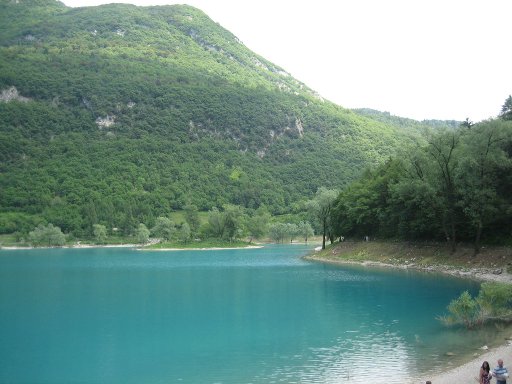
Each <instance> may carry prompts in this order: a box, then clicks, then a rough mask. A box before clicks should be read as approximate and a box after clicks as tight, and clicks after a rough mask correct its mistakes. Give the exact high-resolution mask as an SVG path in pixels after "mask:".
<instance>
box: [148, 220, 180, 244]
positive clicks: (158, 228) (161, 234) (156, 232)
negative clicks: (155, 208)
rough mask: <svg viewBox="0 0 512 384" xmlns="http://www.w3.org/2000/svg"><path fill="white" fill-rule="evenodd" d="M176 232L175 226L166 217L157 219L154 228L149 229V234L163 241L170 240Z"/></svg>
mask: <svg viewBox="0 0 512 384" xmlns="http://www.w3.org/2000/svg"><path fill="white" fill-rule="evenodd" d="M175 231H176V228H175V225H174V223H173V222H172V220H171V219H169V218H168V217H163V216H160V217H157V219H156V222H155V226H154V227H153V228H151V234H152V235H153V236H154V237H158V238H161V239H164V240H167V241H169V240H171V239H172V237H173V234H174V232H175Z"/></svg>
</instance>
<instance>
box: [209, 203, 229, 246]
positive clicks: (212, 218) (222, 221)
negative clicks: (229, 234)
mask: <svg viewBox="0 0 512 384" xmlns="http://www.w3.org/2000/svg"><path fill="white" fill-rule="evenodd" d="M225 227H226V218H225V216H224V214H223V213H222V212H220V211H219V209H218V208H217V207H213V208H212V209H211V210H210V211H208V232H209V234H210V235H211V236H212V237H214V238H219V239H221V238H223V237H224V231H225Z"/></svg>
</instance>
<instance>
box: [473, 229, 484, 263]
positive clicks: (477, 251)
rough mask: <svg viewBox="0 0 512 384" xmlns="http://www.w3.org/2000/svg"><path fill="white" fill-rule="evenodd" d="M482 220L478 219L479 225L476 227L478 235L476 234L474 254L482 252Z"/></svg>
mask: <svg viewBox="0 0 512 384" xmlns="http://www.w3.org/2000/svg"><path fill="white" fill-rule="evenodd" d="M482 227H483V226H482V220H478V226H477V227H476V236H475V253H474V256H476V255H478V254H479V253H480V248H481V247H480V237H481V236H482Z"/></svg>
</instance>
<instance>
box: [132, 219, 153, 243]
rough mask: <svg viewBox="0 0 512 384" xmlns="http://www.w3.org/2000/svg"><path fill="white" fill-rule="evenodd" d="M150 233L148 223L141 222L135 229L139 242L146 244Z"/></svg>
mask: <svg viewBox="0 0 512 384" xmlns="http://www.w3.org/2000/svg"><path fill="white" fill-rule="evenodd" d="M149 233H150V232H149V229H148V228H147V227H146V225H145V224H143V223H140V224H139V226H138V227H137V229H136V230H135V238H136V239H137V243H139V244H146V243H147V242H148V241H149Z"/></svg>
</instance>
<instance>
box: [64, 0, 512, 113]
mask: <svg viewBox="0 0 512 384" xmlns="http://www.w3.org/2000/svg"><path fill="white" fill-rule="evenodd" d="M63 2H64V3H65V4H66V5H68V6H71V7H76V6H88V5H99V4H104V3H112V2H123V3H132V4H136V5H163V4H176V3H187V4H189V5H192V6H194V7H196V8H199V9H201V10H202V11H204V12H205V13H206V14H207V15H208V16H209V17H210V18H212V19H213V20H214V21H216V22H218V23H219V24H220V25H222V26H223V27H224V28H226V29H228V30H229V31H230V32H232V33H233V34H234V35H235V36H237V37H238V38H239V39H240V40H241V41H242V42H243V43H244V44H245V45H246V46H247V47H248V48H249V49H251V50H252V51H254V52H256V53H257V54H259V55H261V56H263V57H265V58H266V59H267V60H270V61H271V62H273V63H275V64H277V65H279V66H280V67H282V68H283V69H284V70H286V71H287V72H289V73H290V74H292V76H293V77H295V78H297V79H298V80H300V81H302V82H303V83H305V84H306V85H308V86H309V87H310V88H312V89H314V90H315V91H317V92H318V93H319V94H320V95H322V96H323V97H325V98H327V99H329V100H331V101H333V102H335V103H337V104H340V105H341V106H343V107H346V108H359V107H367V108H373V109H378V110H380V111H387V112H390V113H391V114H393V115H398V116H402V117H410V118H414V119H417V120H423V119H455V120H464V119H466V118H467V117H469V119H470V120H472V121H474V122H477V121H480V120H484V119H487V118H489V117H495V116H496V115H497V114H498V113H499V111H500V109H501V106H502V105H503V103H504V101H505V99H506V98H507V96H508V95H510V94H512V49H511V47H512V43H511V39H510V37H511V36H512V21H511V20H512V18H511V15H512V1H511V0H460V1H459V0H314V1H311V0H304V1H298V0H296V1H288V0H182V1H172V0H124V1H122V0H63Z"/></svg>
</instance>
